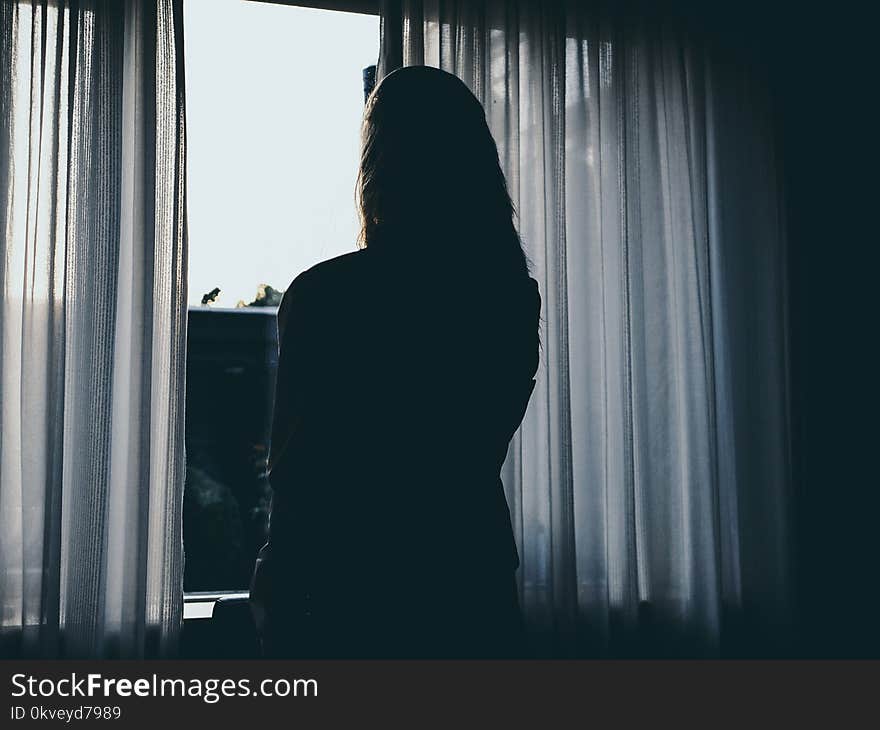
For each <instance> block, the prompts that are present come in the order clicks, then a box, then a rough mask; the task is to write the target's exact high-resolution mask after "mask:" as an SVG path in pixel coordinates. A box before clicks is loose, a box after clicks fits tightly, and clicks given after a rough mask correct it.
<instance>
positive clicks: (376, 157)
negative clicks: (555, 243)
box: [357, 66, 528, 276]
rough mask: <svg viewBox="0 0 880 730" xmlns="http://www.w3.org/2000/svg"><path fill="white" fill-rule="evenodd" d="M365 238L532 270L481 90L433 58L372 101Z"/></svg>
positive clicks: (379, 244)
mask: <svg viewBox="0 0 880 730" xmlns="http://www.w3.org/2000/svg"><path fill="white" fill-rule="evenodd" d="M357 198H358V206H359V209H360V218H361V232H360V237H359V245H360V246H362V247H367V248H370V249H374V248H375V249H382V250H385V251H392V252H399V253H401V254H409V255H418V254H419V253H420V252H426V251H429V250H430V251H434V252H436V251H437V250H438V247H439V250H440V251H442V252H446V253H451V255H453V256H454V257H455V259H456V261H457V263H460V264H461V265H462V269H468V270H472V271H481V272H485V270H486V269H489V270H491V271H493V272H495V273H496V274H514V275H516V274H518V275H523V276H525V275H527V274H528V265H527V261H526V257H525V254H524V253H523V250H522V245H521V242H520V238H519V234H518V233H517V230H516V226H515V224H514V215H515V213H514V209H513V204H512V203H511V200H510V195H509V193H508V191H507V184H506V182H505V179H504V173H503V172H502V171H501V166H500V164H499V161H498V149H497V147H496V146H495V140H494V139H493V138H492V134H491V132H490V131H489V127H488V125H487V124H486V115H485V113H484V111H483V107H482V106H481V105H480V102H479V101H478V100H477V98H476V97H475V96H474V95H473V94H472V93H471V92H470V90H469V89H468V88H467V86H465V84H464V83H463V82H462V81H461V80H460V79H458V78H457V77H455V76H453V75H452V74H449V73H446V72H445V71H441V70H439V69H436V68H431V67H428V66H409V67H406V68H402V69H398V70H397V71H394V72H393V73H391V74H389V75H388V76H386V77H385V79H383V80H382V82H381V83H380V84H379V85H378V86H377V87H376V89H375V90H374V91H373V92H372V94H371V95H370V97H369V98H368V99H367V104H366V109H365V111H364V123H363V131H362V148H361V163H360V171H359V174H358V183H357Z"/></svg>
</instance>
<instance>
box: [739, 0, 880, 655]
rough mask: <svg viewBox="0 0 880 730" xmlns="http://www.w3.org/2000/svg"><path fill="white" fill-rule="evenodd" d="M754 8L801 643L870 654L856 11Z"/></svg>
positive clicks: (872, 497)
mask: <svg viewBox="0 0 880 730" xmlns="http://www.w3.org/2000/svg"><path fill="white" fill-rule="evenodd" d="M746 10H747V11H748V7H747V6H746ZM752 14H753V16H754V17H760V18H762V28H761V32H760V35H759V37H760V40H761V47H762V52H763V53H765V54H766V59H767V63H768V68H769V70H770V73H771V77H772V81H773V84H774V93H775V96H776V101H777V125H778V126H777V128H778V135H779V146H780V150H781V153H782V162H783V166H784V179H785V195H786V208H787V229H788V249H789V273H790V280H789V297H790V299H789V301H790V309H789V311H790V353H791V357H790V367H791V376H792V379H791V386H792V387H791V413H792V456H793V477H794V478H793V484H794V493H793V495H792V496H793V501H794V515H795V528H796V532H795V541H796V544H795V570H796V580H797V623H798V627H797V628H798V637H799V638H798V647H797V649H798V652H799V653H800V654H801V655H802V656H805V657H874V658H876V657H880V633H878V620H880V618H878V610H877V609H878V605H880V603H878V596H880V587H878V582H877V578H878V570H877V566H876V555H877V550H876V543H875V539H874V535H875V534H876V532H877V528H876V520H877V515H878V512H877V501H876V484H877V481H878V480H877V477H876V472H874V471H873V468H872V466H871V464H870V460H871V458H872V456H873V454H872V449H874V448H875V447H874V445H873V443H871V442H872V441H873V433H874V431H875V430H876V427H875V426H873V424H872V420H873V419H872V418H871V414H870V411H869V410H868V408H867V398H866V388H865V384H866V383H868V382H870V380H871V379H872V378H873V377H874V373H873V372H871V371H870V368H866V363H867V360H866V359H865V358H863V357H862V354H861V353H860V352H859V350H860V349H862V348H861V345H860V343H865V342H867V341H868V340H869V339H870V335H869V333H870V332H871V330H872V329H876V326H874V327H873V328H872V326H871V323H870V315H869V316H867V317H866V314H867V313H869V312H871V308H872V304H871V303H870V302H865V301H863V300H864V299H865V294H866V293H869V292H872V291H874V289H875V285H874V284H873V282H870V278H873V277H871V275H870V272H871V268H870V267H869V266H868V265H867V264H868V260H867V258H866V257H865V256H864V255H863V254H864V251H865V249H866V248H869V246H866V243H867V242H868V241H869V240H870V236H871V234H870V233H869V231H870V230H871V228H870V227H866V226H864V221H863V216H864V213H865V212H866V211H868V210H870V207H871V205H872V203H871V202H870V201H865V202H862V201H863V200H864V199H865V198H866V197H867V196H866V193H868V191H870V190H871V189H872V188H873V187H876V185H875V184H874V183H873V181H872V180H870V179H869V178H868V177H867V176H866V175H865V174H863V173H862V172H861V171H860V168H861V167H862V165H863V158H862V156H861V153H860V152H859V151H856V152H855V154H853V150H859V149H860V148H864V147H865V142H866V141H867V139H868V138H869V137H872V136H873V132H869V133H868V134H866V133H865V131H864V130H862V129H861V128H860V127H861V121H863V119H864V116H865V109H864V107H863V101H862V100H863V99H864V89H865V88H866V87H865V86H864V84H865V83H867V80H865V79H863V78H862V74H861V73H860V71H859V69H860V68H868V67H867V66H863V65H862V64H861V63H860V62H859V61H858V60H857V59H856V58H854V57H853V55H852V52H853V51H855V50H856V49H857V48H858V46H859V41H858V40H857V39H856V36H855V35H854V33H853V29H854V26H857V25H858V23H859V21H858V19H857V16H856V15H853V14H852V13H851V12H850V9H849V8H848V7H847V6H846V4H845V3H844V4H840V5H837V6H834V7H831V8H824V9H823V11H822V13H821V14H820V13H817V12H815V11H812V12H811V11H810V9H809V8H807V7H805V6H804V7H800V8H795V6H793V5H786V4H780V5H779V6H778V7H776V8H774V9H773V10H771V11H769V12H767V11H766V10H765V11H764V13H763V14H760V13H758V9H757V8H752ZM874 235H875V237H876V234H874ZM866 273H867V274H868V276H869V281H868V282H867V283H865V282H864V281H863V278H862V277H863V276H864V275H865V274H866ZM868 299H870V295H869V296H868ZM874 306H875V305H874ZM866 319H867V320H869V321H868V322H866V321H865V320H866Z"/></svg>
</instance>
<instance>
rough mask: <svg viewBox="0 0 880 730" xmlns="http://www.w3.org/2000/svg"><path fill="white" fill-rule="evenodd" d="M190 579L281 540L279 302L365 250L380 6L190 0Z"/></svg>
mask: <svg viewBox="0 0 880 730" xmlns="http://www.w3.org/2000/svg"><path fill="white" fill-rule="evenodd" d="M184 22H185V28H186V40H185V42H186V49H185V53H186V59H185V63H186V69H187V71H186V73H187V78H186V85H187V89H186V91H187V144H188V150H187V153H188V159H187V175H188V203H187V205H188V226H189V297H190V309H189V334H188V352H187V396H186V397H187V403H186V408H187V412H186V446H187V474H186V492H185V497H184V543H185V548H186V569H185V577H184V588H185V590H186V591H187V592H203V591H204V592H221V591H235V590H241V589H242V588H245V587H246V586H247V585H248V582H249V580H250V574H251V570H252V568H253V562H254V557H255V554H256V551H257V550H258V549H259V547H260V546H261V545H262V544H263V543H264V542H265V537H266V525H267V517H268V509H269V500H270V490H269V485H268V481H267V479H266V458H267V455H268V447H269V429H270V418H271V404H272V395H273V390H274V377H275V367H276V364H277V344H278V343H277V337H276V323H275V314H276V311H277V305H278V303H279V301H280V296H281V294H282V293H283V291H284V289H285V288H286V287H287V285H288V284H289V283H290V281H291V280H292V279H293V278H294V277H295V276H296V275H297V274H298V273H300V272H301V271H303V270H305V269H307V268H309V267H310V266H312V265H313V264H315V263H317V262H319V261H322V260H324V259H327V258H330V257H332V256H336V255H338V254H341V253H345V252H346V251H351V250H354V248H355V239H356V236H357V215H356V210H355V202H354V186H355V180H356V176H357V164H358V154H359V145H360V138H359V131H360V122H361V115H362V113H363V103H364V71H365V69H367V68H368V67H369V66H371V65H373V64H375V62H376V58H377V56H378V45H379V27H378V25H379V20H378V17H377V16H375V15H360V14H356V13H348V12H337V11H330V10H319V9H314V8H301V7H291V6H287V5H275V4H271V3H260V2H250V1H248V0H187V2H186V3H185V20H184Z"/></svg>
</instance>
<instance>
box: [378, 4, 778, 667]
mask: <svg viewBox="0 0 880 730" xmlns="http://www.w3.org/2000/svg"><path fill="white" fill-rule="evenodd" d="M411 64H427V65H433V66H438V67H441V68H443V69H445V70H447V71H450V72H452V73H455V74H456V75H458V76H459V77H460V78H462V79H463V80H464V81H465V82H466V83H467V84H468V85H469V86H470V88H471V89H472V91H473V92H474V93H475V94H476V95H477V97H478V98H479V99H480V100H481V101H482V103H483V105H484V108H485V110H486V115H487V118H488V121H489V125H490V128H491V129H492V131H493V133H494V135H495V138H496V141H497V143H498V148H499V154H500V157H501V162H502V166H503V168H504V170H505V173H506V175H507V180H508V184H509V187H510V192H511V196H512V198H513V201H514V204H515V205H516V208H517V210H518V212H519V227H520V232H521V234H522V237H523V240H524V244H525V247H526V250H527V253H528V255H529V257H530V259H531V262H532V273H533V276H534V277H535V278H536V279H537V280H538V282H539V284H540V287H541V294H542V298H543V301H544V311H543V313H542V314H543V324H542V342H543V349H542V365H541V370H540V378H539V381H538V386H537V388H536V390H535V393H534V395H533V397H532V401H531V403H530V407H529V411H528V413H527V415H526V418H525V421H524V423H523V425H522V427H521V429H520V431H519V433H518V434H517V435H516V436H515V438H514V441H513V442H512V444H511V448H510V452H509V455H508V459H507V462H506V465H505V468H504V473H503V475H502V476H503V478H504V483H505V487H506V490H507V495H508V501H509V503H510V506H511V513H512V516H513V518H514V525H515V531H516V532H517V540H518V544H519V548H520V553H521V559H522V567H521V570H520V586H521V591H522V601H523V605H524V609H525V612H526V616H527V620H528V623H529V625H530V627H531V630H532V632H533V634H534V636H535V637H536V641H537V642H538V644H539V646H541V647H543V649H544V650H545V651H547V652H548V653H553V654H556V655H560V654H562V655H565V654H567V653H571V654H581V655H583V654H586V655H599V656H601V655H628V654H640V655H646V654H647V655H717V654H719V653H726V654H731V653H736V652H737V651H741V652H745V653H748V652H749V651H753V650H754V649H755V648H758V649H759V650H761V651H767V650H770V651H772V648H771V647H777V646H783V645H784V644H785V641H786V640H787V638H788V637H787V635H786V631H787V629H788V627H789V626H790V613H791V609H792V606H791V588H790V558H791V556H790V554H789V553H790V549H789V545H790V535H789V532H790V524H789V491H790V477H789V457H788V405H787V385H786V383H787V381H788V374H787V344H786V342H787V334H786V332H787V329H786V326H787V323H786V317H787V315H786V298H787V292H786V277H785V236H784V230H783V223H782V218H781V209H782V207H781V197H780V195H781V193H780V190H781V174H780V165H779V161H778V160H777V157H776V151H775V147H774V135H773V126H772V119H773V117H772V105H771V98H770V95H769V92H768V90H767V86H766V84H765V83H764V82H763V80H762V76H761V73H760V72H759V69H757V68H752V67H749V66H748V65H747V64H744V63H742V62H739V61H738V60H737V56H736V54H732V53H730V52H729V49H723V48H721V47H720V45H718V44H715V43H713V42H711V40H710V39H709V38H708V37H703V36H701V35H700V33H698V32H694V29H693V28H692V29H691V30H690V31H689V30H687V29H686V28H685V27H684V25H683V24H677V23H674V22H671V21H670V22H657V18H651V19H648V18H644V17H640V16H639V15H638V13H628V14H627V15H626V16H623V15H620V14H615V12H610V11H601V12H600V11H598V10H591V9H590V4H587V3H558V2H553V3H536V2H512V3H501V2H492V1H491V0H488V1H487V0H482V1H480V0H478V1H472V2H468V1H465V0H462V1H455V0H444V1H443V2H440V1H439V0H434V1H431V0H424V1H409V0H404V1H403V2H391V1H388V2H385V3H384V4H383V13H382V45H381V58H380V68H379V77H380V78H381V77H382V76H383V75H385V74H387V73H388V72H390V71H392V70H393V69H394V68H396V67H399V66H401V65H411Z"/></svg>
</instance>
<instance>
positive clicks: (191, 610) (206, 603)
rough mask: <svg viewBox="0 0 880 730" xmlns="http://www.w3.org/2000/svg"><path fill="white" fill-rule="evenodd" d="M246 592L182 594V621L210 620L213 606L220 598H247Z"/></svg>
mask: <svg viewBox="0 0 880 730" xmlns="http://www.w3.org/2000/svg"><path fill="white" fill-rule="evenodd" d="M249 595H250V594H249V592H248V591H197V592H194V593H184V594H183V620H184V621H195V620H198V619H206V618H212V617H213V616H214V605H215V604H216V603H217V601H218V600H220V599H221V598H247V597H248V596H249Z"/></svg>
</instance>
